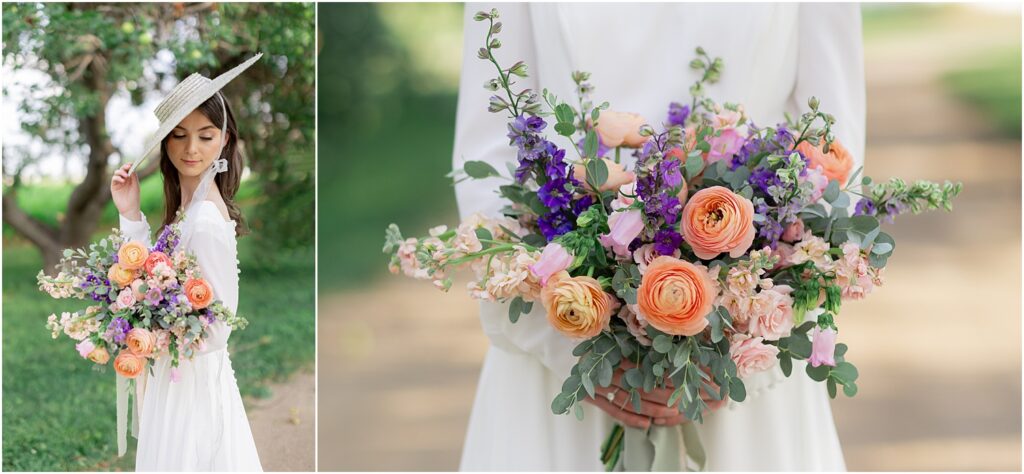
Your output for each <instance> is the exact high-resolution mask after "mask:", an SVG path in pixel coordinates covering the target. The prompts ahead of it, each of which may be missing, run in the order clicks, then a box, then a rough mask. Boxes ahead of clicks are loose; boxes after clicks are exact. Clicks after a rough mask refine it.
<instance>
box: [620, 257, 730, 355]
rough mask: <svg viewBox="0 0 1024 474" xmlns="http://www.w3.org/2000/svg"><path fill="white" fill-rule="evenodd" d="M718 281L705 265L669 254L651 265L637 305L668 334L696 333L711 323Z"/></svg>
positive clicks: (684, 334)
mask: <svg viewBox="0 0 1024 474" xmlns="http://www.w3.org/2000/svg"><path fill="white" fill-rule="evenodd" d="M715 296H716V295H715V285H714V282H712V281H711V276H710V275H708V272H707V271H706V270H704V269H703V268H702V267H698V266H697V265H694V264H692V263H690V262H686V261H683V260H679V259H678V258H673V257H669V256H665V255H663V256H661V257H658V258H656V259H654V261H653V262H651V264H650V265H648V266H647V271H646V272H644V276H643V279H642V280H641V281H640V288H637V294H636V299H637V305H638V307H639V309H640V313H641V315H642V316H643V318H644V320H646V321H647V322H648V323H650V325H651V326H654V328H655V329H657V330H659V331H661V332H664V333H666V334H675V335H679V336H693V335H695V334H699V333H700V332H701V331H703V330H704V328H705V327H706V326H707V325H708V320H707V315H708V313H710V312H711V306H712V304H713V302H714V300H715Z"/></svg>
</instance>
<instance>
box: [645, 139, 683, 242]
mask: <svg viewBox="0 0 1024 474" xmlns="http://www.w3.org/2000/svg"><path fill="white" fill-rule="evenodd" d="M662 138H663V137H661V136H656V137H654V139H652V140H650V141H648V142H647V144H645V145H644V147H643V148H642V149H641V150H640V151H639V152H638V156H637V165H636V175H637V179H636V195H637V197H638V198H639V199H640V200H641V201H642V202H643V203H644V220H645V222H644V227H645V229H647V232H648V235H652V234H653V241H654V249H655V251H657V252H658V253H659V254H661V255H671V254H672V253H674V252H675V251H676V250H677V249H678V248H679V245H680V244H681V243H682V242H683V237H682V235H680V234H679V231H678V230H676V224H677V223H678V222H679V219H680V215H681V214H682V212H683V206H682V203H680V202H679V197H678V196H677V193H678V189H677V188H678V187H679V186H680V185H681V184H682V182H683V176H682V172H681V170H680V161H679V160H678V159H674V158H665V157H663V158H662V160H661V161H659V162H657V163H651V159H652V157H653V155H654V153H655V151H657V150H658V149H660V148H661V147H662V145H661V139H662Z"/></svg>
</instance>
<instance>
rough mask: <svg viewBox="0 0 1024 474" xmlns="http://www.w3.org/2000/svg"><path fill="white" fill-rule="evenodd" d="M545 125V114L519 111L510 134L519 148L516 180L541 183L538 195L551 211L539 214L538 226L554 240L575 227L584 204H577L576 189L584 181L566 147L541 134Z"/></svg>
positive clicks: (512, 123) (510, 138)
mask: <svg viewBox="0 0 1024 474" xmlns="http://www.w3.org/2000/svg"><path fill="white" fill-rule="evenodd" d="M545 127H547V123H546V122H545V121H544V119H542V118H541V117H538V116H529V117H527V116H524V115H519V116H517V117H516V118H514V119H513V120H512V121H511V122H509V124H508V138H509V140H510V145H514V146H515V147H516V148H517V149H518V160H519V167H518V168H517V169H516V172H515V179H516V182H517V183H519V184H525V183H526V182H527V181H528V180H530V179H531V178H533V180H534V181H536V182H537V185H538V186H540V189H539V190H538V191H537V197H538V198H540V201H541V203H542V204H544V207H546V208H548V212H547V213H545V214H543V215H541V216H539V218H538V219H537V226H538V227H540V231H541V233H542V234H543V235H544V238H546V239H547V240H549V241H550V240H552V239H554V238H555V237H558V236H559V235H562V234H565V233H566V232H569V231H571V230H573V229H574V228H575V222H576V216H577V215H578V213H579V212H580V210H578V209H579V207H580V206H578V205H574V203H573V192H572V190H573V188H574V187H575V186H579V184H580V183H579V182H578V181H577V180H576V178H574V177H573V175H572V168H571V167H570V166H569V164H568V163H566V161H565V150H563V149H560V148H558V146H556V145H555V144H554V143H552V142H550V141H548V140H547V139H545V138H544V136H543V135H541V131H543V130H544V128H545ZM584 209H585V208H584Z"/></svg>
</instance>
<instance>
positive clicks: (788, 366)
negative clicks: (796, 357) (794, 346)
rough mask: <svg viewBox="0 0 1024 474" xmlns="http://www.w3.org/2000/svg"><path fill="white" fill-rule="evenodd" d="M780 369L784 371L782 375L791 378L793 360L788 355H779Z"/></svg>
mask: <svg viewBox="0 0 1024 474" xmlns="http://www.w3.org/2000/svg"><path fill="white" fill-rule="evenodd" d="M779 368H781V369H782V375H785V376H786V377H789V375H790V374H792V373H793V358H791V357H789V355H788V354H779Z"/></svg>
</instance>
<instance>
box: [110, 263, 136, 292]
mask: <svg viewBox="0 0 1024 474" xmlns="http://www.w3.org/2000/svg"><path fill="white" fill-rule="evenodd" d="M135 276H136V271H135V270H129V269H127V268H124V267H123V266H122V265H121V264H120V263H115V264H113V265H111V266H110V270H107V278H108V279H109V280H110V282H111V283H113V284H114V285H115V286H117V287H118V288H124V287H126V286H128V285H131V283H132V280H134V279H135Z"/></svg>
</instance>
